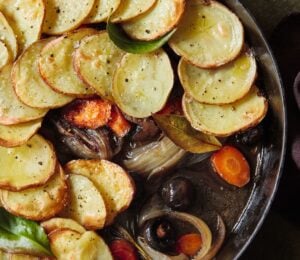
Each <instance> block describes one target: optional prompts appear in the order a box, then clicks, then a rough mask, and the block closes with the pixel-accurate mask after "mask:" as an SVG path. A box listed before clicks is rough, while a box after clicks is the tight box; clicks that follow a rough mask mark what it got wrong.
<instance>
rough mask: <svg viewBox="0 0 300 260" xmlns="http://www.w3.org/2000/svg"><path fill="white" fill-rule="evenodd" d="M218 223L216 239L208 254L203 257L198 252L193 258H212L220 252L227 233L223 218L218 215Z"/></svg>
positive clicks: (196, 259)
mask: <svg viewBox="0 0 300 260" xmlns="http://www.w3.org/2000/svg"><path fill="white" fill-rule="evenodd" d="M217 221H218V223H217V234H216V236H215V237H214V241H213V244H212V246H211V248H210V249H209V251H208V252H207V254H206V255H205V256H204V257H202V258H199V257H198V254H197V255H196V256H195V257H194V258H193V259H194V260H200V259H201V260H211V259H213V258H214V257H215V256H216V254H217V253H218V252H219V250H220V248H221V246H222V245H223V242H224V240H225V235H226V227H225V224H224V221H223V219H222V218H221V217H220V216H219V215H218V220H217Z"/></svg>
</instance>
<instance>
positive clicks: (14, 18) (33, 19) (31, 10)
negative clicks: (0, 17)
mask: <svg viewBox="0 0 300 260" xmlns="http://www.w3.org/2000/svg"><path fill="white" fill-rule="evenodd" d="M0 11H1V12H2V13H3V14H4V16H5V17H6V19H7V20H8V23H9V24H10V26H11V27H12V29H13V31H14V33H15V35H16V39H17V42H18V47H19V48H18V51H19V53H21V52H22V51H23V50H24V49H26V48H27V47H28V46H29V45H30V44H31V43H33V42H35V41H36V40H38V39H39V38H40V36H41V30H42V24H43V20H44V15H45V5H44V2H43V0H0Z"/></svg>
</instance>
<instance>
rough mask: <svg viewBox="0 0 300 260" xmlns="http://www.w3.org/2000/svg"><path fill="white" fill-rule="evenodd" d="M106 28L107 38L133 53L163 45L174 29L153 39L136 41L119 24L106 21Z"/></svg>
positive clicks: (143, 51) (152, 49)
mask: <svg viewBox="0 0 300 260" xmlns="http://www.w3.org/2000/svg"><path fill="white" fill-rule="evenodd" d="M106 30H107V32H108V35H109V38H110V39H111V40H112V42H113V43H114V44H115V45H116V46H118V47H119V48H120V49H122V50H124V51H126V52H129V53H134V54H141V53H148V52H152V51H155V50H157V49H159V48H160V47H161V46H163V45H164V44H165V43H166V42H167V41H168V40H169V39H170V38H171V36H172V35H173V34H174V32H175V31H176V29H174V30H172V31H170V32H169V33H167V34H166V35H164V36H163V37H161V38H159V39H156V40H153V41H137V40H133V39H130V38H129V37H128V35H127V34H126V33H125V32H124V31H123V29H122V28H121V26H119V25H117V24H114V23H111V22H107V26H106Z"/></svg>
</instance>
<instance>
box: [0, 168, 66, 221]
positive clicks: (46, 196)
mask: <svg viewBox="0 0 300 260" xmlns="http://www.w3.org/2000/svg"><path fill="white" fill-rule="evenodd" d="M67 190H68V187H67V182H66V176H65V174H64V171H63V169H62V167H61V166H59V165H58V167H57V170H56V173H55V174H54V175H53V176H52V177H51V179H50V180H48V181H47V183H45V184H44V185H43V186H40V187H34V188H31V189H26V190H23V191H7V190H2V191H1V201H2V203H3V206H4V208H5V209H6V210H7V211H9V212H10V213H12V214H14V215H17V216H20V217H23V218H26V219H30V220H35V221H41V220H44V219H49V218H51V217H53V216H54V215H56V214H57V213H58V212H60V211H61V210H62V209H63V207H64V206H65V204H66V202H67V198H68V196H67V195H68V193H67Z"/></svg>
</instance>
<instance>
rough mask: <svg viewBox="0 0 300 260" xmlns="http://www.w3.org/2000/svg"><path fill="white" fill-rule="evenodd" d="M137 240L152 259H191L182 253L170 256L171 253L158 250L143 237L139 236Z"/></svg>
mask: <svg viewBox="0 0 300 260" xmlns="http://www.w3.org/2000/svg"><path fill="white" fill-rule="evenodd" d="M137 241H138V243H139V245H140V246H141V247H142V248H143V250H144V251H145V252H146V253H147V254H148V255H149V256H150V257H151V258H152V259H159V260H188V259H189V258H188V257H187V256H186V255H184V254H180V255H176V256H169V255H166V254H163V253H161V252H159V251H156V250H154V249H153V248H152V247H150V246H149V245H148V244H147V243H146V242H145V240H144V238H143V237H138V238H137Z"/></svg>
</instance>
